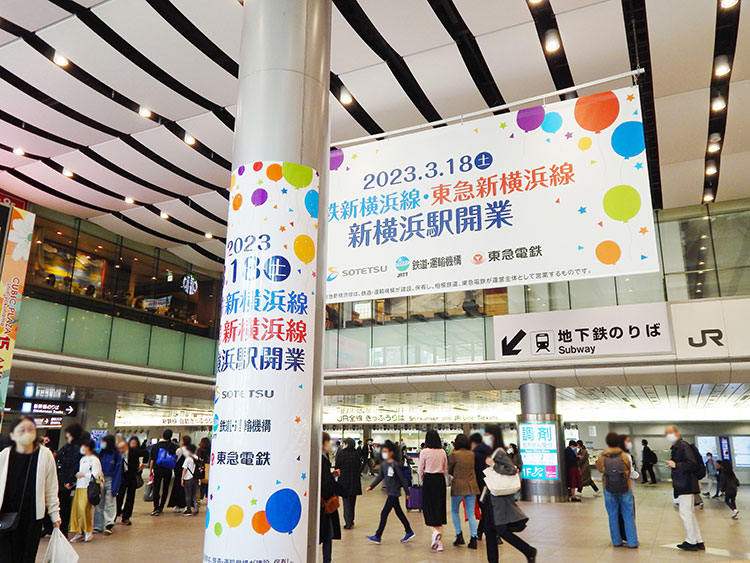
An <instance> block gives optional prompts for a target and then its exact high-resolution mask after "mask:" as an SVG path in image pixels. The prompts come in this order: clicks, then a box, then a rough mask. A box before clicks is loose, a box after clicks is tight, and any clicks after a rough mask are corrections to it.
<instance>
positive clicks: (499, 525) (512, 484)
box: [481, 424, 537, 563]
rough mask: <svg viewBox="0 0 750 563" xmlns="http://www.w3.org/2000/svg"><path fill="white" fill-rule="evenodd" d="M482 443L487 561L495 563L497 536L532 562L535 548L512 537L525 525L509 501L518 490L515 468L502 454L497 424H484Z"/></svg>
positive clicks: (514, 506)
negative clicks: (485, 453)
mask: <svg viewBox="0 0 750 563" xmlns="http://www.w3.org/2000/svg"><path fill="white" fill-rule="evenodd" d="M482 439H483V441H484V443H485V444H486V445H487V446H488V447H489V448H490V451H492V455H491V457H489V458H487V465H488V467H487V469H485V470H484V475H485V484H486V486H485V489H484V491H482V496H481V503H482V515H483V518H484V533H485V535H486V542H485V545H486V547H487V561H488V563H498V554H497V539H496V538H497V537H498V536H499V537H501V538H502V539H503V540H505V541H506V542H507V543H509V544H510V545H512V546H513V547H515V548H516V549H517V550H518V551H520V552H521V553H523V554H524V555H525V556H526V561H527V562H529V563H533V562H534V561H536V554H537V550H536V548H535V547H532V546H530V545H529V544H528V543H526V542H525V541H523V540H522V539H521V538H519V537H518V536H516V533H517V532H520V531H522V530H523V529H524V528H526V523H527V522H528V521H529V517H528V516H526V515H525V514H524V513H523V511H522V510H521V509H520V508H519V506H518V503H517V502H516V500H515V499H514V498H513V496H514V495H515V493H516V492H517V491H518V490H519V489H520V487H521V480H520V478H519V477H518V468H517V467H516V465H515V464H514V463H513V460H512V459H511V458H510V456H509V455H508V454H507V452H506V451H505V444H504V443H503V433H502V430H500V427H499V426H498V425H497V424H488V425H487V426H486V427H485V429H484V436H483V438H482Z"/></svg>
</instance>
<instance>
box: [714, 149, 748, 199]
mask: <svg viewBox="0 0 750 563" xmlns="http://www.w3.org/2000/svg"><path fill="white" fill-rule="evenodd" d="M748 163H750V151H747V152H734V153H726V152H724V153H722V155H721V171H720V173H719V189H718V191H717V192H716V201H729V200H732V199H743V198H747V197H750V182H748V181H747V176H748Z"/></svg>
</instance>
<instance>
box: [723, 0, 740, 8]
mask: <svg viewBox="0 0 750 563" xmlns="http://www.w3.org/2000/svg"><path fill="white" fill-rule="evenodd" d="M739 1H740V0H721V7H722V8H724V9H725V10H728V9H729V8H734V7H735V6H736V5H737V2H739Z"/></svg>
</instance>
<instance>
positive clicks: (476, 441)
mask: <svg viewBox="0 0 750 563" xmlns="http://www.w3.org/2000/svg"><path fill="white" fill-rule="evenodd" d="M469 441H470V442H471V452H472V453H473V454H474V475H475V477H476V479H477V487H478V488H479V494H478V495H477V497H476V502H477V504H478V505H479V513H480V514H481V518H480V519H479V522H478V523H477V539H478V540H481V539H482V534H484V508H483V506H482V503H481V502H479V497H480V495H481V494H482V490H484V470H485V468H486V467H487V458H488V457H490V456H491V455H492V452H491V451H490V448H489V447H488V446H487V444H485V443H484V442H483V441H482V435H481V434H480V433H479V432H474V434H472V435H471V436H470V437H469ZM498 539H499V538H498ZM499 541H501V542H502V540H499Z"/></svg>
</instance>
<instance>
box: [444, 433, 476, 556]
mask: <svg viewBox="0 0 750 563" xmlns="http://www.w3.org/2000/svg"><path fill="white" fill-rule="evenodd" d="M454 448H455V449H454V450H453V453H452V454H451V455H449V456H448V473H449V474H450V475H452V476H453V483H452V484H451V516H452V517H453V527H454V528H455V529H456V541H455V542H453V545H455V546H456V547H458V546H460V545H464V544H465V543H466V542H464V535H463V532H462V531H461V515H460V514H459V508H460V507H461V501H463V502H464V506H465V507H466V516H467V517H468V519H469V532H470V533H471V539H470V540H469V546H468V547H469V549H476V548H477V518H476V515H475V513H474V507H475V504H476V500H477V495H478V494H479V485H478V484H477V476H476V473H475V472H474V461H475V460H474V454H473V453H472V452H471V444H470V443H469V438H468V437H467V436H466V435H465V434H459V435H458V436H456V441H455V444H454Z"/></svg>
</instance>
